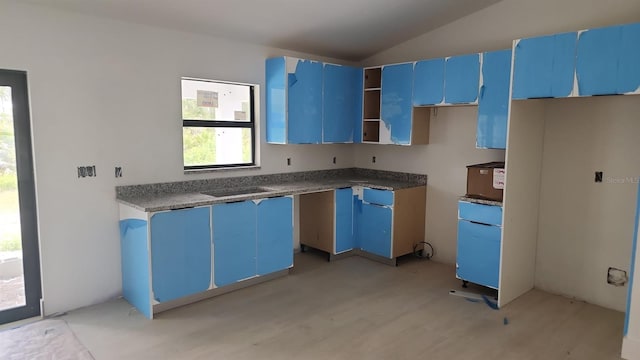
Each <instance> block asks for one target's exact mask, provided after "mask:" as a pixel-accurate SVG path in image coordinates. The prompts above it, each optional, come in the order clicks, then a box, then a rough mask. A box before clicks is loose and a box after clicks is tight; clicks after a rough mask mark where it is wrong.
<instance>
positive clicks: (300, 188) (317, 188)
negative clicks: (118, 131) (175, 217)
mask: <svg viewBox="0 0 640 360" xmlns="http://www.w3.org/2000/svg"><path fill="white" fill-rule="evenodd" d="M369 181H376V182H377V183H371V182H369ZM385 181H388V182H389V183H393V185H395V186H393V185H382V184H380V183H384V182H385ZM398 184H400V185H398ZM260 186H263V187H267V188H268V187H285V186H286V187H289V186H290V187H295V189H288V190H274V191H268V192H261V193H254V194H246V195H236V196H224V197H213V196H211V197H210V199H206V200H193V201H183V202H175V203H174V204H171V205H166V204H163V205H158V206H146V207H145V206H143V205H141V203H142V204H144V203H146V202H150V201H153V200H152V199H161V198H162V197H163V195H153V196H149V197H138V198H136V197H133V198H122V197H117V198H116V201H117V202H118V203H120V204H123V205H126V206H130V207H132V208H135V209H138V210H141V211H144V212H158V211H166V210H178V209H187V208H193V207H199V206H208V205H214V204H221V203H228V202H236V201H246V200H256V199H265V198H270V197H278V196H288V195H299V194H305V193H313V192H321V191H327V190H335V189H341V188H350V187H354V186H362V187H368V188H371V189H379V190H391V191H394V190H401V189H408V188H414V187H420V186H426V183H425V184H423V183H418V182H400V181H394V180H387V179H370V180H368V181H363V182H351V181H349V182H344V183H342V182H340V183H333V184H322V182H321V181H318V182H314V184H313V185H306V186H305V182H290V183H286V184H265V185H260ZM181 195H182V196H189V195H200V193H198V192H193V193H182V194H179V193H178V194H175V193H173V194H165V195H164V196H167V197H168V196H181ZM202 196H206V195H202ZM167 202H170V200H167Z"/></svg>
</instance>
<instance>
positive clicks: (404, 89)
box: [380, 63, 413, 145]
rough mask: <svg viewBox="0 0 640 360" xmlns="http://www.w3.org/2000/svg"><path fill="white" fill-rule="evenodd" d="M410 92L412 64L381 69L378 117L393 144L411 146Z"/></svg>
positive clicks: (411, 88) (411, 109)
mask: <svg viewBox="0 0 640 360" xmlns="http://www.w3.org/2000/svg"><path fill="white" fill-rule="evenodd" d="M412 92H413V64H412V63H407V64H397V65H389V66H385V67H383V68H382V92H381V100H380V101H381V105H380V117H381V118H382V121H383V122H384V124H385V126H386V127H387V129H389V130H390V131H391V141H392V142H393V143H394V144H401V145H409V144H411V119H412V112H413V106H412V101H411V99H412Z"/></svg>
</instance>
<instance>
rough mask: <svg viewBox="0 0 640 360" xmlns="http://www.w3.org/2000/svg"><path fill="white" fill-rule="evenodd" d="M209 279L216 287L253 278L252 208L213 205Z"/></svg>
mask: <svg viewBox="0 0 640 360" xmlns="http://www.w3.org/2000/svg"><path fill="white" fill-rule="evenodd" d="M213 249H214V260H213V266H214V268H213V275H214V283H215V285H216V286H225V285H230V284H233V283H235V282H237V281H240V280H242V279H247V278H250V277H253V276H255V275H256V204H255V203H254V202H253V201H250V200H249V201H241V202H234V203H225V204H216V205H213Z"/></svg>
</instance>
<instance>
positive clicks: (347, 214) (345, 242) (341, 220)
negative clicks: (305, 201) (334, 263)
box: [335, 188, 355, 254]
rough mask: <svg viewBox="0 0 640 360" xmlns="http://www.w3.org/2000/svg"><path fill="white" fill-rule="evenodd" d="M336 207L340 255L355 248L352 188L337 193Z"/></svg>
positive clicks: (337, 242) (337, 247)
mask: <svg viewBox="0 0 640 360" xmlns="http://www.w3.org/2000/svg"><path fill="white" fill-rule="evenodd" d="M335 206H336V211H335V214H336V221H335V224H336V225H335V227H336V253H337V254H339V253H341V252H345V251H349V250H352V249H353V248H354V242H355V241H354V238H355V237H354V234H353V222H354V221H353V220H354V216H353V191H352V190H351V188H345V189H337V190H336V191H335Z"/></svg>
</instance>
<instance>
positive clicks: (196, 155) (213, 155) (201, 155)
mask: <svg viewBox="0 0 640 360" xmlns="http://www.w3.org/2000/svg"><path fill="white" fill-rule="evenodd" d="M251 144H252V139H251V129H249V128H228V127H224V128H223V127H215V128H211V127H184V128H183V129H182V146H183V154H184V166H206V165H230V164H251V163H253V159H252V151H251Z"/></svg>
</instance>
